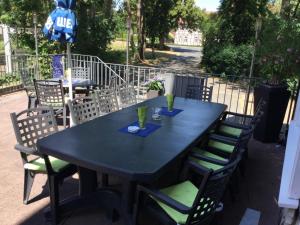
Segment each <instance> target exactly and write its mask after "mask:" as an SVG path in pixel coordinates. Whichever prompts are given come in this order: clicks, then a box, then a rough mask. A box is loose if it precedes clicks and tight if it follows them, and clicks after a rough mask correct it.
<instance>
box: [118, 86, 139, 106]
mask: <svg viewBox="0 0 300 225" xmlns="http://www.w3.org/2000/svg"><path fill="white" fill-rule="evenodd" d="M119 96H120V106H121V108H126V107H128V106H131V105H135V104H137V99H136V93H135V90H134V87H133V86H129V85H123V86H120V88H119Z"/></svg>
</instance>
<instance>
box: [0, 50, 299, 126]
mask: <svg viewBox="0 0 300 225" xmlns="http://www.w3.org/2000/svg"><path fill="white" fill-rule="evenodd" d="M11 57H12V60H11V62H12V65H11V71H9V73H7V67H5V63H4V62H5V58H4V57H3V56H0V94H1V93H2V94H3V93H7V92H8V91H13V90H19V89H21V88H22V86H21V82H20V79H19V71H20V70H21V69H22V68H26V69H27V70H28V71H30V73H31V74H32V76H35V77H36V78H38V79H41V78H50V77H52V73H53V71H52V70H53V69H52V57H53V55H47V56H39V58H38V64H37V63H36V62H37V60H36V59H37V58H36V56H34V55H16V56H11ZM71 60H72V64H71V65H72V68H86V69H87V71H89V76H90V79H92V80H93V81H95V82H96V84H97V85H99V86H105V87H108V86H118V85H121V84H123V83H124V82H126V83H129V84H131V85H133V86H134V87H135V89H136V91H137V98H138V99H139V100H140V101H143V100H144V99H146V89H147V87H146V86H145V84H146V83H147V82H148V81H149V80H152V79H154V78H158V79H162V80H164V79H165V77H166V75H167V74H170V73H171V74H174V75H176V76H183V77H187V76H188V77H196V78H204V80H205V82H206V85H207V86H209V87H210V86H212V87H213V94H212V101H213V102H217V103H222V104H226V105H227V106H228V107H227V110H228V111H231V112H237V113H243V114H249V115H251V114H253V111H254V87H255V86H257V85H259V84H260V83H261V82H262V80H261V79H258V78H251V79H250V78H248V77H242V76H228V75H226V76H221V75H218V74H206V73H200V71H199V72H197V71H196V72H195V71H188V70H175V69H169V68H154V67H144V66H133V65H128V66H127V65H122V64H112V63H105V62H103V61H102V60H101V59H99V58H98V57H96V56H90V55H79V54H72V57H71ZM62 61H63V62H62V64H63V67H64V69H65V68H66V67H67V66H66V65H67V57H66V56H65V55H63V57H62ZM11 77H12V78H11ZM1 79H2V80H5V82H2V83H1ZM112 84H113V85H112ZM176 88H181V87H178V86H177V87H176ZM294 104H295V102H294V101H293V98H291V101H290V103H289V108H288V110H287V111H292V109H293V108H294ZM289 121H290V116H286V119H285V122H289Z"/></svg>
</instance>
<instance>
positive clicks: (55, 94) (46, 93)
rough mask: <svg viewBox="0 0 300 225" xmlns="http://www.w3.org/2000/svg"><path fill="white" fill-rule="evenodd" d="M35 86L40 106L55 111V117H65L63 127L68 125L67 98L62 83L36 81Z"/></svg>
mask: <svg viewBox="0 0 300 225" xmlns="http://www.w3.org/2000/svg"><path fill="white" fill-rule="evenodd" d="M34 86H35V91H36V96H37V101H38V105H39V106H48V107H52V108H53V109H54V112H55V115H56V116H58V115H61V114H62V115H63V126H64V128H65V127H66V125H67V105H66V101H67V100H68V98H67V97H65V95H64V90H63V84H62V81H61V80H59V81H51V80H34Z"/></svg>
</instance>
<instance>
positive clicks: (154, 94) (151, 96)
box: [147, 90, 159, 99]
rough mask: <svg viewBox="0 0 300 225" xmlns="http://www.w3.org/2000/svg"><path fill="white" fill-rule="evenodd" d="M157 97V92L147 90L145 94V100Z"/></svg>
mask: <svg viewBox="0 0 300 225" xmlns="http://www.w3.org/2000/svg"><path fill="white" fill-rule="evenodd" d="M158 96H159V91H155V90H149V91H148V92H147V99H151V98H156V97H158Z"/></svg>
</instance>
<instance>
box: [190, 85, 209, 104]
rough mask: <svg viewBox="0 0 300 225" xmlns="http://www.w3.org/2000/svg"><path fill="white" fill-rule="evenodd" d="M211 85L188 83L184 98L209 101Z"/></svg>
mask: <svg viewBox="0 0 300 225" xmlns="http://www.w3.org/2000/svg"><path fill="white" fill-rule="evenodd" d="M212 92H213V87H212V86H211V87H206V86H205V85H188V86H187V89H186V94H185V97H186V98H191V99H198V100H201V101H206V102H211V99H212Z"/></svg>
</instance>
